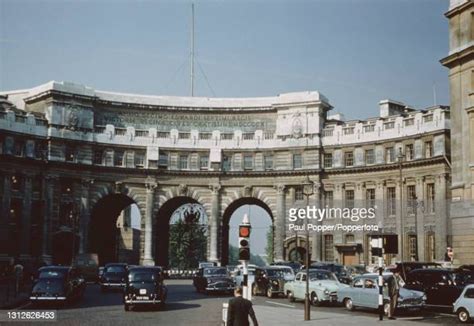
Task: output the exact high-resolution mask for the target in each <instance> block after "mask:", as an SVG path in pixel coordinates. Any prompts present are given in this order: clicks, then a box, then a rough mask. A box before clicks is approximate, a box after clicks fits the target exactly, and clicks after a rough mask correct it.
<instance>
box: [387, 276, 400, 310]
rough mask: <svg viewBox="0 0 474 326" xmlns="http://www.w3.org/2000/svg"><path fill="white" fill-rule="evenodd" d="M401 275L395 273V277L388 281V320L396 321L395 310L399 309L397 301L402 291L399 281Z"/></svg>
mask: <svg viewBox="0 0 474 326" xmlns="http://www.w3.org/2000/svg"><path fill="white" fill-rule="evenodd" d="M399 278H400V275H399V274H398V273H397V272H395V273H394V274H393V276H390V277H389V278H388V280H387V287H388V296H389V298H390V309H389V310H388V319H395V317H394V314H395V308H397V301H398V296H399V291H400V284H399V282H398V279H399Z"/></svg>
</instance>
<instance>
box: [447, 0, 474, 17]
mask: <svg viewBox="0 0 474 326" xmlns="http://www.w3.org/2000/svg"><path fill="white" fill-rule="evenodd" d="M472 6H474V1H472V0H468V1H466V2H465V3H463V4H462V5H460V6H457V7H454V8H452V9H450V10H449V11H448V12H446V13H445V14H444V15H445V16H446V17H447V18H451V17H453V16H454V15H457V14H459V13H461V12H462V11H464V10H466V9H468V8H469V7H472Z"/></svg>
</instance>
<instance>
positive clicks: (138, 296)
mask: <svg viewBox="0 0 474 326" xmlns="http://www.w3.org/2000/svg"><path fill="white" fill-rule="evenodd" d="M163 280H164V275H163V269H162V268H161V267H158V266H137V267H132V268H130V269H129V270H128V273H127V278H126V281H125V288H124V293H123V305H124V309H125V311H130V310H131V309H132V308H133V307H134V306H137V305H152V306H163V305H164V304H165V301H166V297H167V295H168V289H167V288H166V286H165V285H164V283H163Z"/></svg>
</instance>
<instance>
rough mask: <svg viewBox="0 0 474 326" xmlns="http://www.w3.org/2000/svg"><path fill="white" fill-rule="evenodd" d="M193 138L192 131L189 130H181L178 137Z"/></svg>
mask: <svg viewBox="0 0 474 326" xmlns="http://www.w3.org/2000/svg"><path fill="white" fill-rule="evenodd" d="M190 138H191V133H189V132H180V133H179V134H178V139H190Z"/></svg>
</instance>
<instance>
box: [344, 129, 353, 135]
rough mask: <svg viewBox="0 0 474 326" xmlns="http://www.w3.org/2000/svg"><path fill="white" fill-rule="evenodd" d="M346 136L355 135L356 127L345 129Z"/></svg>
mask: <svg viewBox="0 0 474 326" xmlns="http://www.w3.org/2000/svg"><path fill="white" fill-rule="evenodd" d="M343 130H344V135H353V134H354V127H348V128H344V129H343Z"/></svg>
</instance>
